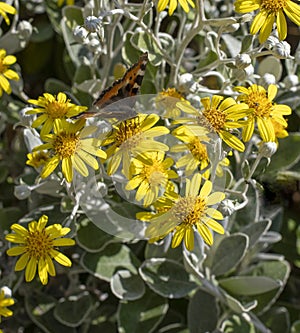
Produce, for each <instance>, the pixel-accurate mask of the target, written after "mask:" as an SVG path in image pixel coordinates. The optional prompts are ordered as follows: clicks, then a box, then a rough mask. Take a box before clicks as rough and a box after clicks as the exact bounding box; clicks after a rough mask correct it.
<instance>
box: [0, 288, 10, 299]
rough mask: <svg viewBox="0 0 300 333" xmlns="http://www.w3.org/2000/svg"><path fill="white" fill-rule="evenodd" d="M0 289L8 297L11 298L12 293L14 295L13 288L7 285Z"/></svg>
mask: <svg viewBox="0 0 300 333" xmlns="http://www.w3.org/2000/svg"><path fill="white" fill-rule="evenodd" d="M0 290H1V291H3V292H4V295H5V297H6V298H10V297H11V295H12V292H11V289H10V288H8V287H7V286H3V287H1V289H0Z"/></svg>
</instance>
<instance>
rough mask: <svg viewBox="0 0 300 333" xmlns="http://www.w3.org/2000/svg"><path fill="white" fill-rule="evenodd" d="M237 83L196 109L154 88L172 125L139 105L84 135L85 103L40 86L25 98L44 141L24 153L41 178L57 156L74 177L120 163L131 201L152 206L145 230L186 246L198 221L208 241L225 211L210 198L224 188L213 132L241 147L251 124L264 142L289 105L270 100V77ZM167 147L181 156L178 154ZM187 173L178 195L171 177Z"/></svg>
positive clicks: (279, 127) (280, 130) (110, 170)
mask: <svg viewBox="0 0 300 333" xmlns="http://www.w3.org/2000/svg"><path fill="white" fill-rule="evenodd" d="M235 90H236V91H237V92H239V93H240V94H239V95H238V97H237V98H236V99H234V98H232V97H227V98H224V97H222V96H219V95H214V96H212V97H204V98H202V99H201V103H202V106H203V108H202V109H201V110H199V109H197V108H194V107H193V106H192V105H191V104H190V103H189V102H188V101H186V100H185V98H184V97H183V96H182V95H180V93H179V92H177V91H176V90H175V89H174V88H169V89H167V90H165V91H163V92H161V93H160V94H158V96H157V98H156V106H157V108H158V109H160V110H161V109H162V108H163V109H165V110H166V113H165V114H164V115H163V118H166V114H167V115H168V117H172V116H174V118H175V119H170V118H168V122H169V123H170V122H171V127H173V130H172V131H171V132H170V129H169V128H167V127H166V126H161V125H157V124H158V123H159V121H160V120H161V118H160V116H159V115H158V114H144V113H137V114H136V115H135V116H133V117H131V118H129V119H126V120H122V121H119V122H116V123H114V124H113V125H112V130H111V131H110V132H109V133H108V134H107V135H106V137H105V138H104V139H99V138H93V137H88V138H87V136H89V135H91V134H92V133H94V132H95V131H96V129H97V127H96V126H91V125H89V126H87V125H86V120H85V119H84V117H80V113H83V112H84V111H85V110H86V107H82V106H78V105H75V104H73V103H71V102H70V100H68V99H67V96H66V95H65V94H64V93H59V94H58V95H57V96H53V95H51V94H48V93H45V94H44V95H43V96H40V97H39V98H38V99H37V100H29V102H30V103H31V104H32V105H35V106H37V107H36V108H32V109H31V110H29V111H27V113H29V114H37V115H38V117H37V118H36V120H34V122H33V124H32V126H33V127H35V128H37V127H40V128H41V130H40V135H41V139H42V140H43V141H44V142H45V143H44V144H42V145H40V146H38V147H36V148H34V150H33V152H32V153H30V154H28V157H29V160H28V162H27V164H29V165H32V166H35V167H40V166H41V167H42V168H41V172H40V176H41V177H42V178H46V177H48V176H50V175H51V174H52V173H53V172H54V170H56V168H57V167H58V165H59V164H60V163H61V171H62V174H63V176H64V178H65V179H66V181H67V182H71V181H72V179H73V170H74V169H75V170H76V171H77V172H79V173H80V174H81V175H82V176H84V177H86V176H87V175H88V168H87V166H86V165H88V166H90V167H92V168H93V169H95V170H97V169H98V168H99V165H100V163H103V165H104V169H103V170H106V172H107V174H108V175H109V176H112V175H114V174H115V173H116V172H117V171H120V172H121V173H122V174H123V175H124V176H125V177H126V179H127V184H126V186H125V190H126V191H128V192H132V191H135V192H134V193H135V199H136V201H137V202H139V203H142V204H143V206H144V207H148V208H151V209H152V213H149V212H146V213H140V214H138V218H139V219H141V220H146V221H149V222H150V226H149V228H148V229H147V231H146V236H147V237H149V238H151V239H157V238H160V237H164V236H165V235H166V234H169V233H172V234H173V243H172V246H173V247H176V246H178V245H179V244H180V242H181V241H182V240H183V239H184V243H185V246H186V248H187V249H189V250H192V249H193V247H194V238H193V236H192V235H193V230H194V228H195V227H197V230H198V231H199V233H200V235H201V236H202V237H203V239H204V240H205V242H206V243H207V244H209V245H211V244H212V243H213V239H212V235H211V232H210V231H209V228H208V227H210V228H211V229H213V230H215V231H217V232H219V233H223V232H224V230H223V228H222V227H221V225H220V224H218V223H217V222H216V221H215V219H222V218H223V216H222V214H221V213H220V212H218V211H216V210H215V209H213V208H210V207H209V206H213V205H216V204H218V203H219V202H220V201H222V200H223V199H224V194H223V193H221V192H216V193H211V192H212V188H213V186H212V185H213V184H212V182H211V180H210V177H211V174H212V161H211V160H210V157H209V154H208V145H209V144H210V142H211V137H210V133H211V132H213V133H215V135H218V136H219V138H220V139H221V140H223V142H224V143H225V144H227V145H228V146H229V147H230V148H232V149H235V150H237V151H240V152H243V151H244V150H245V145H244V143H245V142H247V141H249V140H250V138H251V137H252V135H253V133H254V131H255V125H256V124H257V132H258V133H259V135H260V136H261V139H262V140H263V141H265V142H269V141H273V142H275V141H277V138H278V137H283V136H285V135H287V132H286V131H285V128H286V127H287V122H286V120H285V118H284V116H287V115H289V114H290V113H291V109H290V107H288V106H287V105H277V104H275V103H274V102H273V99H274V98H275V96H276V93H277V88H276V86H275V85H270V86H269V88H268V90H267V91H266V90H265V89H264V88H263V87H262V86H259V85H256V84H253V85H251V86H250V87H249V88H245V87H236V88H235ZM174 96H176V98H174ZM168 97H169V99H168ZM174 100H175V102H174ZM176 101H177V102H176ZM115 108H117V106H116V107H115ZM172 110H173V111H172ZM78 116H79V117H78ZM74 117H75V119H74ZM76 118H77V119H76ZM240 129H241V130H242V131H241V133H239V130H240ZM169 133H170V134H171V135H172V136H173V138H175V139H176V140H177V142H178V143H175V144H174V143H172V146H170V147H169V145H167V144H166V143H163V142H160V141H158V140H157V139H156V138H159V137H161V136H165V135H167V134H169ZM180 141H181V142H182V143H180ZM169 153H175V154H177V156H178V155H179V158H177V160H176V159H175V158H172V157H170V156H169V155H167V154H169ZM95 157H99V158H100V160H97V159H96V158H95ZM100 161H101V162H100ZM228 164H229V160H228V159H227V158H226V157H225V158H224V157H223V158H222V159H221V160H220V161H218V166H217V167H216V168H215V170H216V171H215V172H216V175H217V176H218V175H219V176H222V172H223V170H222V166H227V165H228ZM178 172H179V173H180V175H181V176H180V177H181V178H180V177H179V174H178ZM213 177H214V175H213ZM185 178H190V179H186V191H185V195H184V196H183V197H181V196H180V195H179V194H178V189H177V186H176V182H178V180H179V179H185ZM201 185H202V186H201ZM179 187H180V186H179ZM163 203H164V204H163ZM179 212H180V214H179ZM179 235H180V236H179Z"/></svg>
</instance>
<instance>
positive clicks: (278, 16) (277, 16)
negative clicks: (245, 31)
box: [234, 0, 300, 43]
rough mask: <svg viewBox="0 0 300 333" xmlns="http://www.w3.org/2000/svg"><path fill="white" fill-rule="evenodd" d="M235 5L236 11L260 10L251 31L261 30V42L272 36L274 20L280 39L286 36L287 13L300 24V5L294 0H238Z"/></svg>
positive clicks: (252, 32)
mask: <svg viewBox="0 0 300 333" xmlns="http://www.w3.org/2000/svg"><path fill="white" fill-rule="evenodd" d="M234 6H235V11H236V12H237V13H242V14H244V13H249V12H252V11H255V10H259V13H258V14H257V15H256V17H255V18H254V20H253V22H252V24H251V27H250V33H251V34H253V35H255V34H256V33H258V32H259V31H260V34H259V42H260V43H263V42H265V41H266V39H267V38H268V37H269V36H270V34H271V32H272V29H273V24H274V22H276V26H277V30H278V36H279V39H280V40H283V39H285V38H286V35H287V23H286V18H285V15H286V16H287V17H288V18H289V19H290V20H291V21H293V22H294V23H295V24H297V25H300V6H299V5H298V4H296V3H295V2H293V1H292V0H248V1H245V0H236V1H235V3H234Z"/></svg>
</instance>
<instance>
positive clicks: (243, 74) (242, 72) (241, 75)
mask: <svg viewBox="0 0 300 333" xmlns="http://www.w3.org/2000/svg"><path fill="white" fill-rule="evenodd" d="M253 73H254V67H253V66H252V65H249V66H247V67H246V68H244V69H233V70H232V76H233V77H234V78H235V79H236V80H238V81H245V80H246V79H248V78H249V76H251V75H253Z"/></svg>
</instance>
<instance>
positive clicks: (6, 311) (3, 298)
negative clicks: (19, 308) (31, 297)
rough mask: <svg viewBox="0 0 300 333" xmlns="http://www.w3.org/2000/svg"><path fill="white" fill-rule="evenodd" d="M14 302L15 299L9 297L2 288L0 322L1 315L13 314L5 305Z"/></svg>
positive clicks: (8, 315)
mask: <svg viewBox="0 0 300 333" xmlns="http://www.w3.org/2000/svg"><path fill="white" fill-rule="evenodd" d="M13 304H15V301H14V300H13V299H12V298H11V297H7V296H6V295H5V290H4V289H3V288H2V289H1V293H0V322H1V316H3V317H10V316H12V315H13V312H12V311H11V310H9V309H8V308H7V307H8V306H11V305H13Z"/></svg>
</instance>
